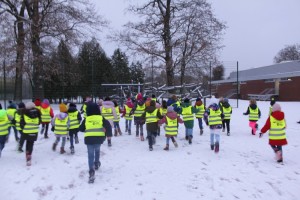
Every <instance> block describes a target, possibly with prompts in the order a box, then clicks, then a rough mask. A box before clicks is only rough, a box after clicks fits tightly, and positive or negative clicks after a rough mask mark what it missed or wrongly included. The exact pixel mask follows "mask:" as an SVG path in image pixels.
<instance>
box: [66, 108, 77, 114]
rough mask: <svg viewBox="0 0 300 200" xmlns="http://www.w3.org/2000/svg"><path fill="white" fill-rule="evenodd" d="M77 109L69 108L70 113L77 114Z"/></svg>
mask: <svg viewBox="0 0 300 200" xmlns="http://www.w3.org/2000/svg"><path fill="white" fill-rule="evenodd" d="M76 111H77V108H76V107H69V109H68V112H71V113H72V112H76Z"/></svg>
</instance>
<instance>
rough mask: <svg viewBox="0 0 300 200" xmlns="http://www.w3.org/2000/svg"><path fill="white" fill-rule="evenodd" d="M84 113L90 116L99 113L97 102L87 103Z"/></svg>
mask: <svg viewBox="0 0 300 200" xmlns="http://www.w3.org/2000/svg"><path fill="white" fill-rule="evenodd" d="M86 115H87V116H91V115H100V108H99V106H98V105H97V104H95V103H92V102H90V103H88V104H87V106H86Z"/></svg>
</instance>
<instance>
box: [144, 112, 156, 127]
mask: <svg viewBox="0 0 300 200" xmlns="http://www.w3.org/2000/svg"><path fill="white" fill-rule="evenodd" d="M157 111H158V109H155V110H154V111H153V112H152V113H149V112H146V124H148V123H153V122H157V121H158V118H157Z"/></svg>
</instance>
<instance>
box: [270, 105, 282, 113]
mask: <svg viewBox="0 0 300 200" xmlns="http://www.w3.org/2000/svg"><path fill="white" fill-rule="evenodd" d="M275 111H281V106H280V105H279V103H275V104H274V105H273V107H272V112H275Z"/></svg>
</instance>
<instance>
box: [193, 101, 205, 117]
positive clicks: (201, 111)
mask: <svg viewBox="0 0 300 200" xmlns="http://www.w3.org/2000/svg"><path fill="white" fill-rule="evenodd" d="M196 109H198V110H199V111H198V112H197V113H195V117H196V118H203V115H204V112H205V108H204V104H202V105H201V106H197V105H196Z"/></svg>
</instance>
